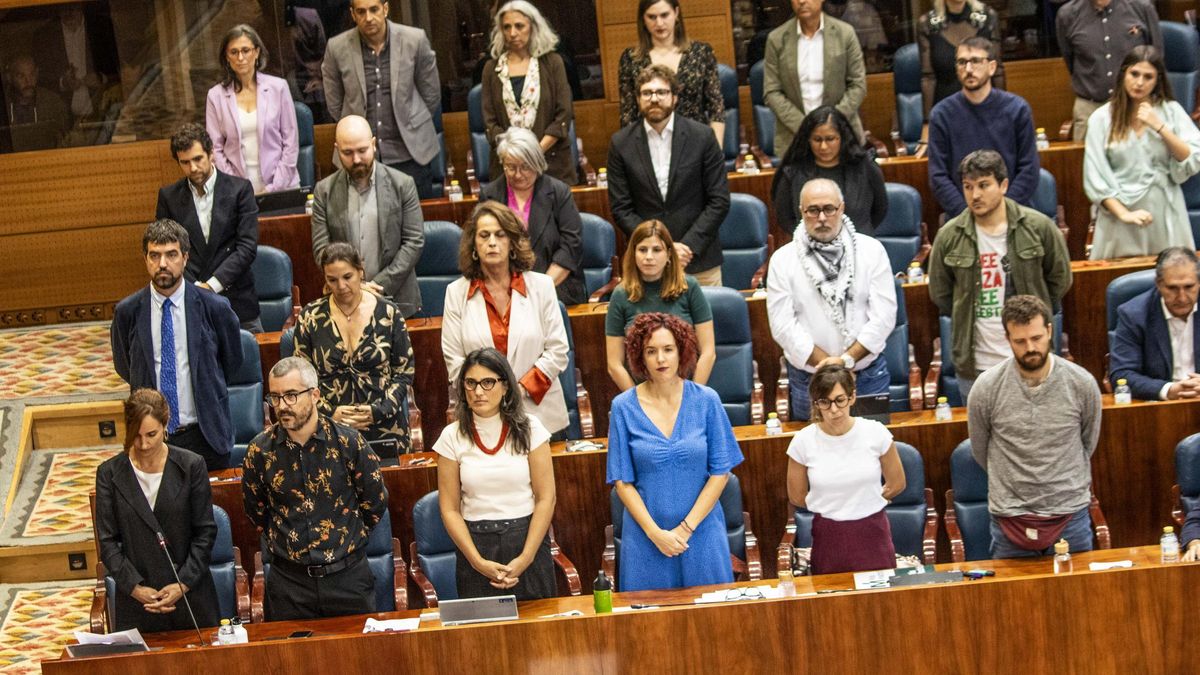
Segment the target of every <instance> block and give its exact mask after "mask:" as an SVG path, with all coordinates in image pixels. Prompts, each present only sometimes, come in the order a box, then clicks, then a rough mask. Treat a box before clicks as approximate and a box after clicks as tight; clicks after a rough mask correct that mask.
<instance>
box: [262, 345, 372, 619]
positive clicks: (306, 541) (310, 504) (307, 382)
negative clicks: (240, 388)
mask: <svg viewBox="0 0 1200 675" xmlns="http://www.w3.org/2000/svg"><path fill="white" fill-rule="evenodd" d="M269 386H270V392H271V393H270V394H268V395H267V401H268V402H269V403H270V404H271V407H272V408H274V409H275V416H276V417H277V418H278V420H279V421H277V422H276V423H275V424H273V425H271V427H270V428H268V429H267V430H265V431H263V432H262V433H261V434H259V435H258V436H256V437H255V439H254V440H253V441H251V442H250V446H249V447H248V448H247V449H246V461H245V463H244V464H243V465H242V498H243V500H244V502H245V507H246V515H247V516H248V517H249V518H250V521H251V522H253V523H254V525H255V527H257V528H258V530H259V532H261V533H262V534H263V541H264V543H265V546H266V548H265V550H264V551H263V558H264V560H267V559H268V558H269V561H270V564H271V572H270V574H269V575H268V579H267V584H266V596H265V598H264V601H263V611H264V612H265V614H266V619H267V621H286V620H298V619H312V618H317V617H325V616H343V615H346V614H369V613H372V612H374V611H375V580H374V577H373V576H372V574H371V568H370V567H369V566H368V564H367V558H366V551H367V537H368V536H369V535H370V533H371V529H372V528H374V527H375V525H377V524H378V523H379V521H380V519H382V518H383V516H384V514H385V513H386V512H387V503H388V496H387V488H386V487H385V486H384V484H383V474H382V473H381V472H380V471H379V458H378V457H376V456H375V453H374V452H373V451H372V450H371V446H370V445H368V444H367V442H366V440H364V439H363V437H362V434H360V433H358V432H357V431H355V430H354V429H352V428H350V427H347V426H342V425H341V424H338V423H336V422H334V421H333V420H332V419H331V418H329V417H326V416H325V415H322V414H320V413H318V412H317V401H318V400H320V397H321V392H320V390H319V389H318V381H317V371H316V369H314V368H313V366H312V364H311V363H309V362H308V361H305V360H304V359H302V358H300V357H296V356H289V357H287V358H285V359H281V360H280V361H279V363H276V364H275V366H274V367H272V368H271V375H270V378H269Z"/></svg>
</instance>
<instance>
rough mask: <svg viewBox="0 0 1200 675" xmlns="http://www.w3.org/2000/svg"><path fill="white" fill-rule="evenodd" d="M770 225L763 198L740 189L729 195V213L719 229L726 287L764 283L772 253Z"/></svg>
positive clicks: (751, 286) (741, 286)
mask: <svg viewBox="0 0 1200 675" xmlns="http://www.w3.org/2000/svg"><path fill="white" fill-rule="evenodd" d="M768 228H769V224H768V221H767V205H766V204H763V203H762V200H761V199H759V198H758V197H755V196H754V195H750V194H744V193H740V192H734V193H731V194H730V195H729V213H728V214H727V215H726V216H725V220H724V221H722V222H721V227H720V229H719V230H718V236H719V237H720V239H721V251H722V253H724V256H725V261H724V262H722V263H721V282H722V283H723V284H724V285H725V286H726V287H728V288H732V289H734V290H744V289H749V288H758V286H759V285H760V284H762V282H763V278H764V277H765V276H766V271H767V270H766V267H765V264H766V262H767V257H768V256H769V255H770V250H769V249H770V246H769V244H768V239H770V235H769V234H768V233H767V229H768Z"/></svg>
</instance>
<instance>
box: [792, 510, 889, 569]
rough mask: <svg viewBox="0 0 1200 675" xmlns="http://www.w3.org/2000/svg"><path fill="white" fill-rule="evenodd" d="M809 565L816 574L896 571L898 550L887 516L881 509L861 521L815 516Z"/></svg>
mask: <svg viewBox="0 0 1200 675" xmlns="http://www.w3.org/2000/svg"><path fill="white" fill-rule="evenodd" d="M810 566H811V568H812V573H813V574H839V573H842V572H866V571H868V570H890V569H895V568H896V549H895V547H894V546H893V545H892V526H891V524H890V523H889V522H888V518H887V514H886V513H884V512H883V510H880V511H879V512H878V513H876V514H875V515H872V516H867V517H866V518H860V519H858V520H830V519H829V518H822V517H821V514H819V513H817V514H813V523H812V556H811V558H810Z"/></svg>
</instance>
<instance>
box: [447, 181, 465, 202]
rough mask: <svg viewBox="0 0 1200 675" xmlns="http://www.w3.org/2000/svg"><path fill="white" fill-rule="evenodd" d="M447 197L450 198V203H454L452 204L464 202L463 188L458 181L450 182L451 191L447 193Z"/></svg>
mask: <svg viewBox="0 0 1200 675" xmlns="http://www.w3.org/2000/svg"><path fill="white" fill-rule="evenodd" d="M446 196H447V197H449V198H450V201H452V202H461V201H462V199H463V194H462V186H461V185H459V184H458V181H456V180H452V181H450V189H449V190H447V191H446Z"/></svg>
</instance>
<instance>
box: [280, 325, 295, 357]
mask: <svg viewBox="0 0 1200 675" xmlns="http://www.w3.org/2000/svg"><path fill="white" fill-rule="evenodd" d="M295 353H296V327H295V326H291V327H289V328H288V329H287V330H284V331H283V332H282V333H280V334H279V358H281V359H286V358H287V357H289V356H292V355H294V354H295Z"/></svg>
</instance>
